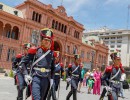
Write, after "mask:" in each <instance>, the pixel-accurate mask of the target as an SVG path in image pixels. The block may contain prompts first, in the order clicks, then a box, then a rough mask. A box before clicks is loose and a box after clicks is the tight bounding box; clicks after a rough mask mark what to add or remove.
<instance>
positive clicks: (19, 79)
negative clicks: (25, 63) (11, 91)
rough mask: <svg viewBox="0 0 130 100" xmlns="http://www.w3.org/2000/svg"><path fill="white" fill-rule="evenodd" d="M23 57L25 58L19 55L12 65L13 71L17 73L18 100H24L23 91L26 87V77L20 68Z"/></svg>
mask: <svg viewBox="0 0 130 100" xmlns="http://www.w3.org/2000/svg"><path fill="white" fill-rule="evenodd" d="M23 57H24V56H23V55H21V54H18V55H17V56H16V58H15V59H14V61H13V63H12V70H13V71H15V72H16V76H15V80H16V84H17V90H18V96H17V100H23V90H24V88H25V85H26V83H25V81H24V75H23V73H22V71H21V69H20V68H19V66H18V65H19V63H20V61H21V59H22V58H23Z"/></svg>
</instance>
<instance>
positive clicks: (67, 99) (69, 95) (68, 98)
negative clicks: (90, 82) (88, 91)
mask: <svg viewBox="0 0 130 100" xmlns="http://www.w3.org/2000/svg"><path fill="white" fill-rule="evenodd" d="M71 95H72V90H71V91H70V92H69V93H68V95H67V97H66V100H70V97H71Z"/></svg>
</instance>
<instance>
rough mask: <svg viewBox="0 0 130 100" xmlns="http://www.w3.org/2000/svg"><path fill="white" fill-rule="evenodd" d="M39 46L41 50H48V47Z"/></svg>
mask: <svg viewBox="0 0 130 100" xmlns="http://www.w3.org/2000/svg"><path fill="white" fill-rule="evenodd" d="M40 48H41V49H42V50H43V51H45V52H46V51H47V50H49V49H47V48H44V47H42V46H41V47H40Z"/></svg>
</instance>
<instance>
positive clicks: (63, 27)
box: [61, 24, 64, 32]
mask: <svg viewBox="0 0 130 100" xmlns="http://www.w3.org/2000/svg"><path fill="white" fill-rule="evenodd" d="M63 29H64V25H63V24H62V27H61V32H63Z"/></svg>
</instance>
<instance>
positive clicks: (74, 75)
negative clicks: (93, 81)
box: [66, 54, 81, 100]
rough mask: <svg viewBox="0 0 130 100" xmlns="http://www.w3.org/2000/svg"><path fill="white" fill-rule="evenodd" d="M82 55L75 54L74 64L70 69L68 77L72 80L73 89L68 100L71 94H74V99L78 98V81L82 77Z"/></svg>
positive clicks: (67, 99)
mask: <svg viewBox="0 0 130 100" xmlns="http://www.w3.org/2000/svg"><path fill="white" fill-rule="evenodd" d="M80 63H81V59H80V55H77V54H76V55H75V56H74V64H72V66H71V67H70V68H69V69H68V78H67V80H68V81H70V82H69V83H70V84H71V90H70V92H69V93H68V95H67V97H66V100H70V97H71V95H72V94H73V100H77V88H78V83H79V80H80V78H81V69H80Z"/></svg>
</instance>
